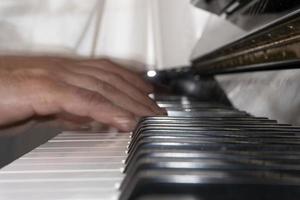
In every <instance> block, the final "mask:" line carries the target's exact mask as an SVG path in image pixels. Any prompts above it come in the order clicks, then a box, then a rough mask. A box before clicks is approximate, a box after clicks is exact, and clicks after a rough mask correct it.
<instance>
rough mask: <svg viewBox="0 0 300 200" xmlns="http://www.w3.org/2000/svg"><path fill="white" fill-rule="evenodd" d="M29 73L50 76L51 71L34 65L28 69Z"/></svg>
mask: <svg viewBox="0 0 300 200" xmlns="http://www.w3.org/2000/svg"><path fill="white" fill-rule="evenodd" d="M29 73H31V74H33V75H36V76H51V75H52V71H51V69H48V68H44V67H43V68H42V67H41V68H39V67H35V68H31V69H30V70H29Z"/></svg>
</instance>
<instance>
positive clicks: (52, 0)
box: [0, 0, 208, 69]
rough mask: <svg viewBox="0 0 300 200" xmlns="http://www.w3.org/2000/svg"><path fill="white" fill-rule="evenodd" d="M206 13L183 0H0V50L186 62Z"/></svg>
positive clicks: (152, 63) (157, 64)
mask: <svg viewBox="0 0 300 200" xmlns="http://www.w3.org/2000/svg"><path fill="white" fill-rule="evenodd" d="M207 17H208V14H207V13H206V12H204V11H201V10H199V9H197V8H194V7H193V6H192V5H191V4H190V1H189V0H1V1H0V30H1V32H0V51H1V52H2V53H3V54H8V53H22V54H23V53H27V54H28V53H39V54H49V53H51V54H60V55H62V54H69V55H81V56H88V57H92V56H94V57H99V56H109V57H114V58H118V59H122V60H130V61H134V63H136V64H138V63H140V64H141V65H140V66H143V65H144V64H146V65H148V68H158V69H161V68H163V67H173V66H180V65H187V64H189V57H190V54H191V50H192V48H193V46H194V44H195V43H196V41H197V39H198V38H199V37H200V35H201V32H202V30H203V27H204V25H205V22H206V19H207Z"/></svg>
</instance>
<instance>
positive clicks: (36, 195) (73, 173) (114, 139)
mask: <svg viewBox="0 0 300 200" xmlns="http://www.w3.org/2000/svg"><path fill="white" fill-rule="evenodd" d="M129 135H130V134H129V133H83V132H79V133H76V132H64V133H62V134H60V135H58V136H56V137H55V138H53V139H52V140H50V141H48V142H47V143H45V144H43V145H41V146H40V147H38V148H36V149H34V150H33V151H31V152H29V153H28V154H26V155H24V156H23V157H21V158H19V159H18V160H16V161H15V162H13V163H11V164H10V165H8V166H6V167H4V168H3V169H1V170H0V199H14V200H18V199H22V200H24V199H25V200H26V199H30V200H35V199H39V200H40V199H43V200H44V199H45V200H47V199H61V200H67V199H72V200H74V199H80V200H82V199H85V200H88V199H97V200H99V199H100V200H101V199H103V200H104V199H105V200H116V199H117V196H118V190H117V189H116V185H117V184H120V182H121V181H122V179H123V177H124V174H122V173H121V168H122V167H123V164H122V160H124V159H125V158H126V154H125V149H126V145H127V143H128V141H129V140H130V137H129Z"/></svg>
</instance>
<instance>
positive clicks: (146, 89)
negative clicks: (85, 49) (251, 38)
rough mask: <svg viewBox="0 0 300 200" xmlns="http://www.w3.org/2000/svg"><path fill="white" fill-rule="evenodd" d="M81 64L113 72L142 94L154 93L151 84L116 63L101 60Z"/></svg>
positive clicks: (81, 62)
mask: <svg viewBox="0 0 300 200" xmlns="http://www.w3.org/2000/svg"><path fill="white" fill-rule="evenodd" d="M78 63H79V64H82V65H86V66H92V67H97V68H99V69H101V70H104V71H108V72H112V73H114V74H117V75H119V76H121V77H123V78H124V79H125V80H127V81H129V82H131V83H132V84H133V85H134V86H135V87H137V88H138V89H139V90H140V91H141V92H143V93H146V94H149V93H151V92H153V87H152V85H151V84H149V83H147V82H146V81H145V80H144V79H143V78H141V77H140V76H139V75H138V74H137V73H135V72H133V71H130V70H128V69H125V68H123V67H121V66H119V65H118V64H116V63H113V62H112V61H110V60H107V59H101V60H86V61H80V62H78Z"/></svg>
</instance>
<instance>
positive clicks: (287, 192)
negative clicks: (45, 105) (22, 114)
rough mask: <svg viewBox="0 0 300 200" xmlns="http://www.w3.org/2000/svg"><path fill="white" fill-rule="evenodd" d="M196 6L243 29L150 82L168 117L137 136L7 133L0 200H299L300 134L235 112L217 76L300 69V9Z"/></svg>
mask: <svg viewBox="0 0 300 200" xmlns="http://www.w3.org/2000/svg"><path fill="white" fill-rule="evenodd" d="M191 3H193V4H194V5H195V6H197V7H199V8H202V9H205V10H207V11H209V12H212V13H214V14H216V15H220V16H221V17H222V18H223V19H226V20H227V21H228V22H230V23H231V24H235V26H237V27H240V29H241V30H243V31H241V33H240V35H237V34H233V35H230V34H229V35H228V34H227V36H226V37H227V38H225V39H224V40H223V42H221V43H218V44H215V46H214V47H209V48H205V47H203V46H202V47H201V44H203V43H202V42H201V41H200V42H199V43H198V45H200V47H199V48H196V53H194V55H196V56H194V58H193V60H192V66H189V67H182V68H177V69H172V70H162V71H157V75H156V76H154V77H149V80H150V81H152V82H153V83H154V84H156V85H157V86H158V87H157V88H159V89H157V91H156V92H155V94H154V95H153V98H154V99H155V100H156V101H157V103H158V104H159V105H160V106H161V107H164V108H166V109H167V111H168V116H162V117H151V116H149V117H145V118H143V119H140V121H139V123H138V125H137V127H136V128H135V130H134V131H133V132H131V133H119V132H114V131H111V132H103V131H90V130H80V131H63V132H61V128H60V127H59V126H57V125H56V123H55V122H53V121H52V120H51V119H39V120H36V121H34V122H33V123H31V124H29V125H28V124H27V125H23V124H20V125H19V126H16V127H5V128H3V130H2V132H3V134H1V137H0V156H1V162H0V164H1V167H2V168H1V170H0V199H1V200H2V199H14V200H18V199H22V200H29V199H30V200H36V199H39V200H40V199H43V200H48V199H60V200H66V199H72V200H74V199H80V200H83V199H84V200H87V199H89V200H92V199H97V200H99V199H103V200H113V199H115V200H240V199H243V200H253V199H256V200H279V199H280V200H283V199H284V200H285V199H288V200H298V199H300V173H299V172H300V127H298V126H292V125H289V124H285V123H279V122H278V121H276V119H269V118H266V117H260V116H253V115H251V114H249V113H248V112H247V111H243V110H240V109H237V108H235V107H234V106H233V104H232V103H231V102H230V100H229V99H228V97H227V95H226V92H224V90H223V89H222V87H220V84H219V82H218V81H217V80H216V79H215V76H216V75H219V74H228V73H230V74H232V73H235V74H236V76H239V74H241V73H243V72H247V73H252V72H254V71H255V72H256V73H257V71H259V73H264V72H265V71H266V70H288V69H295V68H298V66H299V61H300V54H299V50H300V2H299V1H296V0H193V1H192V2H191ZM223 28H224V27H222V26H220V27H219V29H220V33H222V31H221V30H222V29H223ZM220 37H221V36H220ZM212 39H213V38H212Z"/></svg>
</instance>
